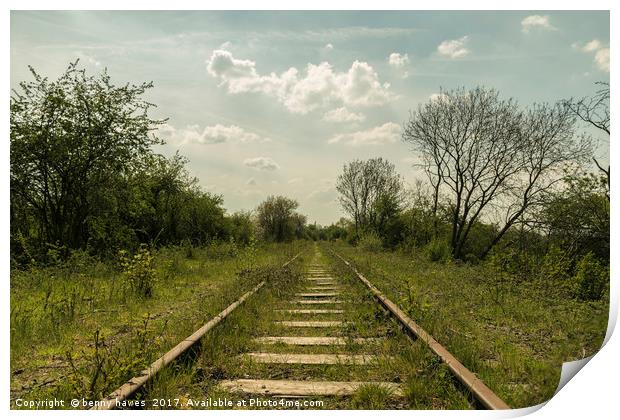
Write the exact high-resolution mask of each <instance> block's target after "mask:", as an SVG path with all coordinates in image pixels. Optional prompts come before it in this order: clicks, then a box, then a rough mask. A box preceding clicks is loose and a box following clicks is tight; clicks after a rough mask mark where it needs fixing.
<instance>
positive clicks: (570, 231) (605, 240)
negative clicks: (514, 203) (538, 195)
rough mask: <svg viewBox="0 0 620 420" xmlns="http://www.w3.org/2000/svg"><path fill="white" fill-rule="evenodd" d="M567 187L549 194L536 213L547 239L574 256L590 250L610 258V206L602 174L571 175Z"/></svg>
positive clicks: (600, 257)
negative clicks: (540, 209) (542, 206)
mask: <svg viewBox="0 0 620 420" xmlns="http://www.w3.org/2000/svg"><path fill="white" fill-rule="evenodd" d="M566 183H567V188H565V189H563V190H561V191H557V192H554V193H553V194H549V196H548V197H547V201H546V203H545V206H544V208H543V209H542V211H541V214H540V215H539V220H540V222H541V225H542V227H543V228H544V230H545V231H546V233H547V236H548V238H549V240H550V241H551V242H552V243H554V244H556V245H557V246H559V247H562V248H563V249H565V250H567V251H568V252H569V253H570V255H571V256H572V257H573V258H576V257H579V256H583V255H585V254H587V253H591V254H592V255H593V256H595V257H596V258H598V259H599V260H602V261H609V244H610V241H609V228H610V225H609V222H610V210H609V200H608V199H607V197H608V194H609V189H608V187H607V185H608V184H607V178H606V176H605V175H602V176H596V175H594V174H577V175H570V176H568V177H567V178H566Z"/></svg>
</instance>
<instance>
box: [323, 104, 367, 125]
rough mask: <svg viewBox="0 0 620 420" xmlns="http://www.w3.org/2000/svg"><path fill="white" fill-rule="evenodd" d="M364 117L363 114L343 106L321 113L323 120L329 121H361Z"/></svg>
mask: <svg viewBox="0 0 620 420" xmlns="http://www.w3.org/2000/svg"><path fill="white" fill-rule="evenodd" d="M365 119H366V117H365V116H364V114H361V113H355V112H351V111H349V110H348V109H346V108H345V107H340V108H336V109H332V110H331V111H327V112H326V113H325V115H323V120H325V121H329V122H361V121H364V120H365Z"/></svg>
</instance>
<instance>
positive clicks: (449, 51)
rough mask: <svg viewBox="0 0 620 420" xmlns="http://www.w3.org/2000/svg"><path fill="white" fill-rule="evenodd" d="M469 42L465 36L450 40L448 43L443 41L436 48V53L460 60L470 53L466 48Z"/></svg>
mask: <svg viewBox="0 0 620 420" xmlns="http://www.w3.org/2000/svg"><path fill="white" fill-rule="evenodd" d="M468 41H469V37H468V36H467V35H465V36H463V37H461V38H459V39H451V40H448V41H443V42H442V43H441V44H439V46H438V47H437V51H438V52H439V54H441V55H445V56H446V57H450V58H461V57H465V56H466V55H467V54H469V53H470V50H469V49H467V48H466V45H467V42H468Z"/></svg>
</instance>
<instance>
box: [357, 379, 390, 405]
mask: <svg viewBox="0 0 620 420" xmlns="http://www.w3.org/2000/svg"><path fill="white" fill-rule="evenodd" d="M391 397H392V391H391V390H390V389H388V388H386V387H384V386H381V385H373V384H366V385H362V386H360V387H359V388H358V389H357V390H356V391H355V394H354V395H353V399H352V400H351V406H352V408H354V409H356V410H385V409H387V408H389V402H390V399H391Z"/></svg>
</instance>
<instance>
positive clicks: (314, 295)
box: [296, 292, 340, 298]
mask: <svg viewBox="0 0 620 420" xmlns="http://www.w3.org/2000/svg"><path fill="white" fill-rule="evenodd" d="M339 294H340V293H338V292H303V293H296V296H299V297H304V298H328V297H334V296H338V295H339Z"/></svg>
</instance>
